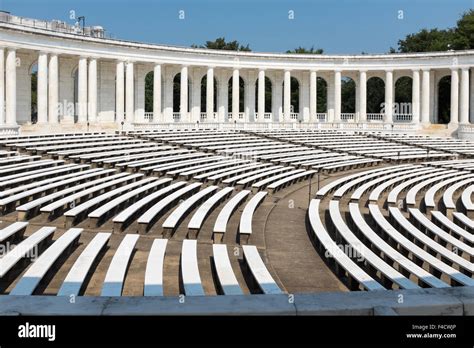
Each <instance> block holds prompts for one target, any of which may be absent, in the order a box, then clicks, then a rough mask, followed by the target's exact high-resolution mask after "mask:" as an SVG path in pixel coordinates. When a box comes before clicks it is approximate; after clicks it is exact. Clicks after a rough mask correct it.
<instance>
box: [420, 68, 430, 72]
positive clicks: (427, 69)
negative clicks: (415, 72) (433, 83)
mask: <svg viewBox="0 0 474 348" xmlns="http://www.w3.org/2000/svg"><path fill="white" fill-rule="evenodd" d="M421 71H423V72H430V71H431V68H421Z"/></svg>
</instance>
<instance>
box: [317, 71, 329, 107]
mask: <svg viewBox="0 0 474 348" xmlns="http://www.w3.org/2000/svg"><path fill="white" fill-rule="evenodd" d="M316 85H317V87H316V94H317V103H316V108H317V112H318V113H327V112H328V83H327V82H326V80H325V79H323V78H322V77H318V78H317V80H316Z"/></svg>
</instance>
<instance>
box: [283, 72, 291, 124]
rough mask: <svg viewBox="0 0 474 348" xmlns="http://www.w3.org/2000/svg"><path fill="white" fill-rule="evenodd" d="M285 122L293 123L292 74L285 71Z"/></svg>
mask: <svg viewBox="0 0 474 348" xmlns="http://www.w3.org/2000/svg"><path fill="white" fill-rule="evenodd" d="M283 104H284V105H283V122H290V121H291V115H290V113H291V72H290V70H285V74H284V78H283Z"/></svg>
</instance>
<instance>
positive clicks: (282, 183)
mask: <svg viewBox="0 0 474 348" xmlns="http://www.w3.org/2000/svg"><path fill="white" fill-rule="evenodd" d="M315 173H316V171H315V170H306V171H304V172H302V173H296V174H293V175H290V176H287V177H285V178H282V179H279V180H277V181H274V182H272V183H271V184H270V185H268V186H267V190H268V192H270V194H274V193H275V192H276V191H278V190H281V189H283V188H285V187H287V186H288V185H292V184H294V183H296V182H298V181H301V180H303V179H305V178H311V177H312V176H313V175H314V174H315Z"/></svg>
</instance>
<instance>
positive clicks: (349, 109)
mask: <svg viewBox="0 0 474 348" xmlns="http://www.w3.org/2000/svg"><path fill="white" fill-rule="evenodd" d="M355 110H356V85H355V81H354V80H353V79H352V78H350V77H348V76H343V77H342V78H341V113H351V114H353V113H355Z"/></svg>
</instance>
